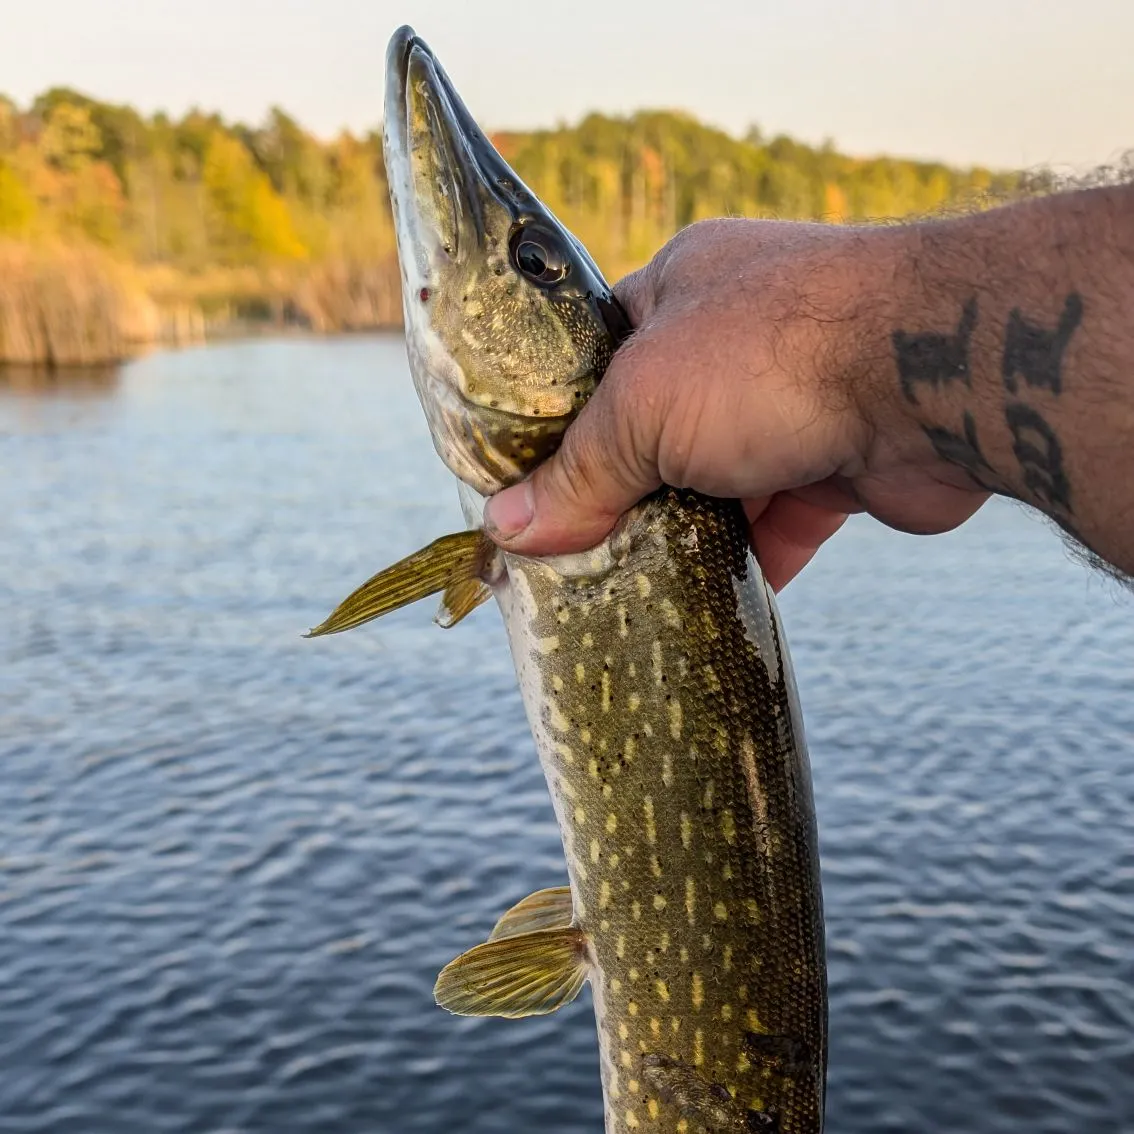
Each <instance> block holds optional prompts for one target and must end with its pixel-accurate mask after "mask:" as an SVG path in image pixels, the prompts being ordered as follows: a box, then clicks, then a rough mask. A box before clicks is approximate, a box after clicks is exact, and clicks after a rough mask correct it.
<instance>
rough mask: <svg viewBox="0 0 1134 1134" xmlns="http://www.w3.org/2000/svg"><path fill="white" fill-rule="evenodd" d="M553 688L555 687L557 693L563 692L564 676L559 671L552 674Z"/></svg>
mask: <svg viewBox="0 0 1134 1134" xmlns="http://www.w3.org/2000/svg"><path fill="white" fill-rule="evenodd" d="M551 688H552V689H554V690H555V692H556V693H562V692H563V678H562V677H560V676H559V674H557V673H553V674H552V675H551Z"/></svg>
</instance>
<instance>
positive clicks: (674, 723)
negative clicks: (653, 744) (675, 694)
mask: <svg viewBox="0 0 1134 1134" xmlns="http://www.w3.org/2000/svg"><path fill="white" fill-rule="evenodd" d="M669 735H670V736H672V737H673V739H674V740H680V739H681V702H680V701H678V700H677V699H676V698H675V699H674V700H672V701H670V703H669Z"/></svg>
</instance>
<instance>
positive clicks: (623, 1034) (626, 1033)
mask: <svg viewBox="0 0 1134 1134" xmlns="http://www.w3.org/2000/svg"><path fill="white" fill-rule="evenodd" d="M618 1037H619V1039H623V1040H628V1039H629V1038H630V1029H629V1028H628V1027H627V1026H626V1021H625V1020H623V1021H622V1023H621V1024H619V1025H618Z"/></svg>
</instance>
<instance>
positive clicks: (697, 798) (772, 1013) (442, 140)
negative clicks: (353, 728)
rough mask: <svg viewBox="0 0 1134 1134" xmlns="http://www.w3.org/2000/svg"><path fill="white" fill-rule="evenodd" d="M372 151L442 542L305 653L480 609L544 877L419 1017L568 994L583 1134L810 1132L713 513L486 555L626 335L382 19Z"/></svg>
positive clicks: (806, 999) (743, 585) (751, 639)
mask: <svg viewBox="0 0 1134 1134" xmlns="http://www.w3.org/2000/svg"><path fill="white" fill-rule="evenodd" d="M384 152H385V156H386V168H387V175H388V177H389V180H390V192H391V202H392V205H393V213H394V220H395V227H396V231H397V236H398V257H399V264H400V266H401V272H402V292H403V304H404V311H405V319H406V341H407V347H408V353H409V359H410V369H411V372H412V374H413V378H414V384H415V386H416V388H417V392H418V396H419V398H420V400H421V403H422V407H423V409H424V410H425V414H426V419H427V421H428V423H429V427H430V433H431V436H432V439H433V443H434V446H435V448H436V449H437V452H438V454H439V455H440V456H441V458H442V460H444V462H445V464H446V465H447V467H448V468H449V469H450V471H451V472H452V473H453V474H454V475H455V476H456V477H457V478H458V481H459V491H460V495H461V501H462V507H463V510H464V514H465V519H466V523H467V525H468V529H469V530H467V531H465V532H459V533H454V534H451V535H447V536H442V537H440V538H439V539H437V540H435V541H434V542H433V543H431V544H430V545H429V546H428V547H425V548H423V549H422V550H421V551H418V552H415V553H414V554H412V555H410V556H407V557H406V558H405V559H403V560H401V561H400V562H399V563H396V564H394V565H393V566H392V567H389V568H387V569H386V570H384V571H381V572H379V573H378V574H377V575H375V576H374V577H373V578H371V579H370V580H368V581H367V582H366V583H364V584H363V585H362V586H361V587H359V588H358V589H357V590H356V591H355V592H354V593H353V594H351V595H350V596H349V597H348V598H347V599H346V600H344V602H342V603H341V604H340V605H339V606H338V607H337V608H336V609H335V611H333V612H332V614H331V615H330V616H329V617H328V619H327V620H326V621H325V622H324V623H323V624H322V625H320V626H318V627H316V629H315V630H314V631H312V633H313V634H325V633H336V632H339V631H342V630H348V629H351V628H353V627H356V626H360V625H362V624H364V623H366V622H368V621H370V620H371V619H373V618H377V617H380V616H381V615H382V614H385V613H386V612H388V611H390V610H394V609H397V608H398V607H400V606H404V605H406V604H407V603H410V602H414V601H416V600H417V599H420V598H422V597H425V596H426V595H431V594H437V593H440V594H441V596H442V600H441V608H440V611H439V613H438V615H437V621H438V622H439V623H440V624H441V625H442V626H443V627H453V626H457V625H458V624H459V623H460V622H461V621H462V619H464V618H465V617H467V616H468V615H469V613H470V612H471V611H473V610H474V609H475V608H476V607H477V606H479V605H480V604H481V603H482V602H485V601H488V600H489V599H495V600H496V602H497V604H498V606H499V609H500V612H501V614H502V616H503V621H504V625H505V628H506V630H507V635H508V641H509V644H510V648H511V651H512V658H513V662H514V665H515V670H516V675H517V679H518V681H519V684H520V689H521V692H522V695H523V700H524V705H525V709H526V712H527V716H528V721H529V724H530V726H531V730H532V734H533V736H534V738H535V741H536V747H537V749H538V752H539V757H540V760H541V762H542V766H543V770H544V773H545V776H546V779H547V783H548V787H549V789H550V792H551V797H552V801H553V804H554V807H555V812H556V817H557V819H558V822H559V829H560V833H561V835H562V839H563V849H564V855H565V858H566V865H567V875H568V879H569V885H568V886H566V887H563V886H559V887H552V888H550V889H547V890H541V891H539V892H537V893H535V894H532V895H529V896H528V897H526V898H522V899H521V900H520V901H518V902H517V903H516V905H514V906H513V907H512V908H511V909H509V910H507V911H505V912H504V913H503V914H502V916H501V917H500V919H499V920H498V921H497V923H496V926H495V927H494V928H493V929H492V931H491V933H490V934H489V935H488V937H487V939H486V940H485V941H484V942H482V943H481V944H479V945H473V947H472V948H470V949H469V950H468V951H467V952H465V953H463V954H462V955H461V956H460V957H458V958H456V959H455V960H454V961H452V962H451V963H450V964H448V965H446V966H445V968H444V969H443V970H442V972H441V974H440V975H439V976H438V978H437V983H436V986H435V989H434V995H435V998H436V1000H437V1003H438V1004H440V1005H441V1006H442V1007H444V1008H446V1009H448V1010H449V1011H451V1012H455V1013H460V1014H464V1015H495V1016H504V1017H510V1018H515V1017H523V1016H530V1015H535V1014H542V1013H548V1012H554V1011H555V1010H556V1009H557V1008H559V1007H560V1006H562V1005H563V1004H566V1003H568V1002H569V1001H570V1000H572V999H573V998H574V997H575V996H577V995H578V994H579V992H580V990H581V989H582V987H583V985H584V984H586V983H588V982H589V983H590V985H591V988H592V992H593V997H594V1004H595V1013H596V1019H597V1023H598V1035H599V1052H600V1067H601V1079H602V1086H603V1093H604V1101H605V1115H606V1130H607V1134H629V1132H631V1131H637V1130H642V1129H645V1130H651V1131H655V1132H657V1134H751V1132H753V1131H778V1132H779V1134H821V1131H822V1127H823V1106H824V1092H825V1082H826V1063H827V1037H826V1031H827V999H826V964H825V956H824V944H823V912H822V897H821V892H820V883H819V859H818V852H817V846H816V843H817V838H816V828H815V813H814V807H813V804H812V797H811V778H810V770H809V767H808V760H807V751H806V746H805V743H804V737H803V728H802V721H801V717H800V713H799V705H798V699H797V697H796V693H795V686H794V680H793V677H792V670H791V663H790V660H789V658H788V652H787V648H786V645H785V642H784V638H783V634H782V632H781V628H780V624H779V619H778V615H777V613H776V606H775V601H774V598H773V596H772V593H771V590H770V589H769V587H768V586H767V584H766V582H765V580H764V578H763V576H762V574H761V573H760V569H759V567H758V566H757V564H756V562H755V560H754V559H753V558H752V555H751V553H750V551H749V548H748V527H747V523H746V521H745V517H744V513H743V510H742V508H741V507H740V505H739V504H738V503H737V502H736V501H724V500H715V499H711V498H708V497H705V496H700V495H698V494H696V493H694V492H691V491H686V490H677V489H673V488H662V489H659V490H658V491H657V492H656V493H654V494H653V495H652V496H650V497H649V498H647V499H646V500H645V501H643V502H642V503H640V504H639V505H637V506H636V507H634V508H632V509H631V510H630V512H629V513H627V515H626V516H624V517H623V518H622V519H621V520H620V521H619V523H618V524H617V526H616V527H615V529H614V531H613V532H612V533H611V534H610V535H609V536H608V537H607V538H606V539H604V540H603V541H602V542H601V543H600V544H598V546H596V547H595V548H592V549H591V550H590V551H587V552H582V553H577V554H572V555H560V556H553V557H547V558H530V557H525V556H518V555H515V554H511V553H507V552H504V551H502V550H501V549H500V548H498V547H497V546H496V544H495V543H494V542H493V541H492V540H490V539H488V538H487V536H486V535H485V533H484V531H483V505H484V500H485V498H486V497H487V496H489V495H491V494H492V493H493V492H495V491H498V490H499V489H500V488H502V487H504V486H505V485H508V484H513V483H516V482H517V481H518V480H520V479H522V478H523V477H524V476H527V475H528V474H530V473H531V471H532V470H533V469H534V468H535V467H536V466H537V465H538V464H539V463H540V461H542V460H544V459H546V457H547V456H548V455H549V454H551V453H552V452H554V451H555V449H556V447H557V446H558V445H559V443H560V440H561V438H562V436H563V434H564V432H565V431H566V430H567V429H568V427H569V426H570V423H571V421H572V420H573V419H574V417H575V415H576V414H577V413H578V412H579V410H580V408H581V407H582V406H583V405H584V404H585V403H586V401H587V399H588V398H589V397H590V395H591V393H592V392H593V391H594V389H595V388H596V386H597V384H598V383H599V382H600V381H601V379H602V376H603V372H604V370H605V368H606V366H607V363H608V362H609V360H610V358H611V356H612V354H613V353H614V351H615V350H616V349H617V347H618V346H619V344H620V343H621V342H622V341H623V340H624V339H625V338H626V337H627V335H628V334H630V326H629V321H628V320H627V318H626V315H625V312H624V311H622V309H621V308H620V307H619V305H618V302H617V300H616V299H615V297H614V295H613V294H612V292H611V290H610V288H609V286H608V285H607V284H606V282H605V280H603V278H602V276H601V274H600V273H599V270H598V268H597V267H596V266H595V265H594V263H593V261H591V259H590V258H589V256H588V255H587V253H586V251H585V249H583V248H582V246H581V245H580V244H579V242H578V241H577V240H575V238H574V237H572V236H571V235H570V233H568V232H567V230H566V229H565V228H563V226H562V225H561V224H560V223H559V221H558V220H557V219H556V218H555V217H554V216H553V215H552V214H551V213H550V211H549V210H548V209H547V208H546V207H545V206H544V205H543V204H542V203H541V202H540V201H539V199H538V198H537V197H536V196H535V195H534V194H533V193H532V192H531V191H530V190H529V189H527V187H526V186H524V185H523V184H522V182H521V181H520V180H519V178H518V177H517V176H516V175H515V173H514V172H513V171H512V170H511V169H510V168H509V167H508V166H507V164H506V163H505V162H504V160H503V159H502V158H501V156H500V155H499V153H497V151H496V150H495V148H494V147H493V146H492V145H491V143H490V142H489V141H488V139H487V138H486V137H485V136H484V134H483V132H482V131H481V130H480V129H479V127H478V126H477V125H476V123H475V122H474V121H473V119H472V117H471V115H470V114H469V112H468V110H467V109H466V108H465V106H464V103H463V102H462V101H461V99H460V97H459V95H458V94H457V93H456V90H455V89H454V87H453V85H452V83H451V81H450V80H449V78H448V76H447V75H446V74H445V72H444V71H443V70H442V68H441V66H440V64H439V63H438V62H437V60H436V58H435V56H434V55H433V53H432V52H431V51H430V50H429V48H428V47H427V46H426V45H425V43H424V42H423V41H422V40H421V39H420V37H418V36H417V35H415V34H414V32H413V31H412V30H411V29H409V28H403V29H401V30H400V31H399V32H397V33H396V34H395V35H394V37H393V39H392V41H391V44H390V48H389V50H388V53H387V91H386V118H385V130H384ZM532 1089H533V1090H534V1089H538V1087H537V1085H536V1084H533V1085H532Z"/></svg>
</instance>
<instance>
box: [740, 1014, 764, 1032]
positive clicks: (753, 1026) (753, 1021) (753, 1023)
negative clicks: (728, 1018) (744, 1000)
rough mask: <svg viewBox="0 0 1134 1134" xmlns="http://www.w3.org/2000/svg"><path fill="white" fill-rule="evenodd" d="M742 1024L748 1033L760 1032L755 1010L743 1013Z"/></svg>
mask: <svg viewBox="0 0 1134 1134" xmlns="http://www.w3.org/2000/svg"><path fill="white" fill-rule="evenodd" d="M744 1022H745V1025H746V1026H747V1028H748V1030H749V1031H750V1032H759V1031H761V1030H762V1029H761V1026H760V1017H759V1016H757V1015H756V1009H755V1008H749V1009H748V1011H747V1012H745V1013H744Z"/></svg>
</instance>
